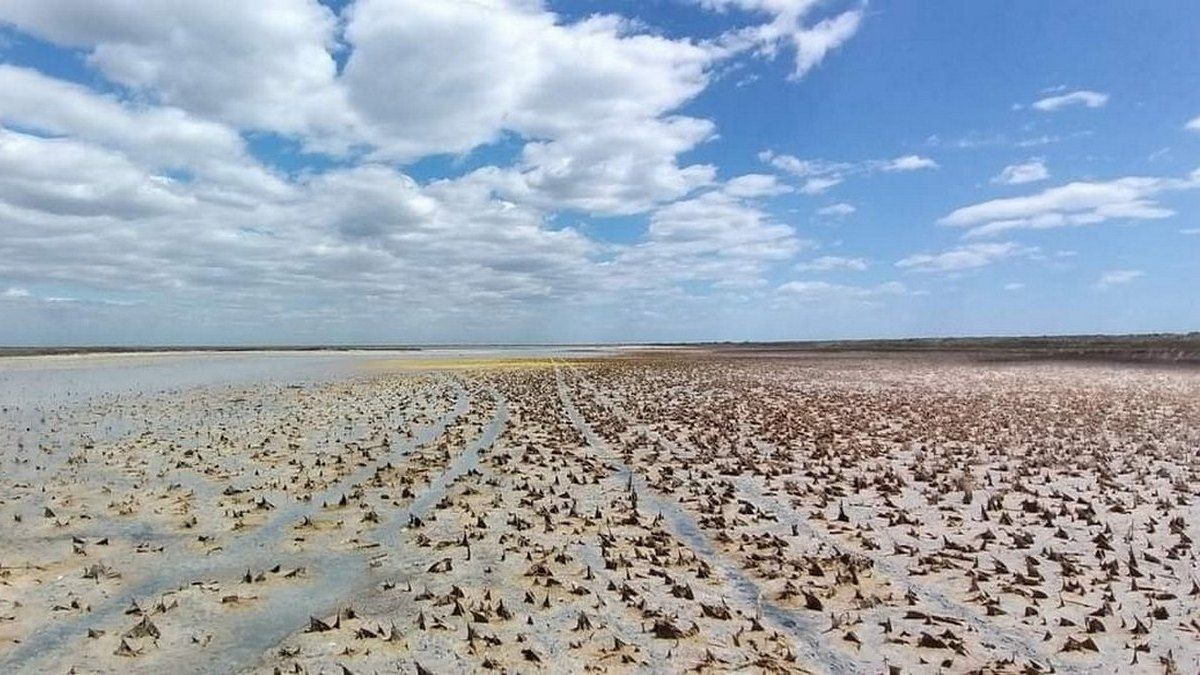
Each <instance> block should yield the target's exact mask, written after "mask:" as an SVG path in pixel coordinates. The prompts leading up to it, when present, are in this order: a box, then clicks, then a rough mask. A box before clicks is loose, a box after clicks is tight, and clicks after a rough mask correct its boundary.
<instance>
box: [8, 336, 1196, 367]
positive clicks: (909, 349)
mask: <svg viewBox="0 0 1200 675" xmlns="http://www.w3.org/2000/svg"><path fill="white" fill-rule="evenodd" d="M539 347H562V348H578V349H587V348H610V349H612V348H622V347H624V348H647V349H664V348H666V349H681V350H695V349H700V350H710V351H713V352H717V353H721V354H725V355H745V356H753V355H763V356H765V355H771V354H776V355H781V354H784V353H812V354H822V353H824V354H839V353H842V354H844V353H852V352H858V353H870V352H874V353H910V354H930V355H933V354H939V353H944V354H961V355H964V356H965V355H971V356H975V357H984V358H996V359H1019V360H1027V359H1039V358H1041V359H1092V360H1096V359H1098V360H1115V361H1133V362H1158V363H1200V332H1192V333H1151V334H1133V335H1039V336H1003V337H1001V336H979V337H920V338H894V339H891V338H889V339H869V338H868V339H850V340H796V341H763V342H748V341H747V342H674V343H666V342H659V343H607V344H605V343H588V344H532V343H530V344H444V345H438V344H428V345H265V344H264V345H170V346H166V345H128V346H111V345H110V346H89V345H75V346H58V347H37V346H8V347H0V357H6V356H73V355H91V354H114V355H117V354H159V353H163V354H170V353H186V352H201V353H204V352H211V353H222V352H227V353H252V352H296V353H306V352H309V353H338V352H363V351H367V352H420V351H429V350H441V349H522V348H539Z"/></svg>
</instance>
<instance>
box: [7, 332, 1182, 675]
mask: <svg viewBox="0 0 1200 675" xmlns="http://www.w3.org/2000/svg"><path fill="white" fill-rule="evenodd" d="M240 358H241V359H243V360H241V361H233V362H230V361H222V360H221V357H219V356H214V355H202V356H195V355H193V356H186V357H184V356H174V357H157V360H156V359H151V361H154V363H155V364H156V365H154V366H153V367H159V366H161V365H162V364H163V363H170V364H174V365H169V366H167V367H166V368H165V370H163V371H162V372H159V373H158V374H157V375H156V376H155V377H154V378H150V380H147V379H146V377H144V375H145V372H147V371H145V370H144V369H145V368H147V367H150V366H147V365H146V359H145V358H144V357H133V356H124V357H105V358H104V359H95V360H89V359H87V358H83V359H75V360H73V361H68V362H65V363H68V365H63V363H64V361H63V360H62V359H61V358H57V357H44V358H40V359H26V360H15V359H14V360H11V362H10V363H3V364H0V394H2V395H3V398H2V401H3V403H4V407H3V411H2V413H0V420H2V422H3V425H2V426H0V484H2V485H3V490H2V492H0V519H2V521H3V523H4V528H3V529H2V530H0V667H2V668H3V670H4V672H71V671H74V672H242V671H247V672H265V673H269V672H309V673H320V672H325V673H345V672H352V673H372V672H417V673H425V672H428V673H444V672H478V671H485V670H488V671H496V672H551V673H562V672H603V671H618V672H683V671H692V670H695V671H699V672H718V671H740V672H817V673H909V672H912V673H921V672H953V673H958V672H964V673H965V672H986V673H991V672H1000V673H1042V672H1087V673H1112V672H1149V673H1164V672H1177V673H1195V672H1200V564H1198V563H1197V560H1196V553H1195V544H1194V543H1193V542H1194V540H1195V539H1196V538H1197V537H1198V536H1200V506H1198V503H1200V502H1198V495H1197V490H1198V489H1200V458H1198V455H1200V450H1198V448H1200V371H1197V370H1195V369H1190V368H1149V367H1134V366H1128V365H1103V364H1085V365H1081V364H1060V363H1051V362H1039V363H1005V364H1000V363H987V362H982V361H972V360H969V359H962V358H954V359H951V358H942V357H939V356H938V355H924V356H904V357H897V356H880V355H869V354H868V355H854V356H844V355H839V356H830V357H817V356H812V355H803V354H784V355H782V356H781V355H779V354H775V355H772V356H770V357H756V356H746V355H729V354H722V353H721V352H719V351H717V352H708V351H702V350H675V351H653V352H650V351H647V352H629V351H612V352H610V353H606V354H604V355H603V356H602V357H598V358H586V359H583V358H573V357H572V355H571V354H569V353H566V352H553V351H549V350H547V351H544V352H540V353H530V354H522V355H521V356H520V357H515V356H512V355H507V356H506V355H499V356H498V355H496V354H487V355H481V354H462V353H455V354H453V355H451V356H448V357H444V358H430V357H428V356H421V357H419V356H414V355H403V354H402V355H398V356H395V357H394V358H388V359H384V360H381V359H380V358H379V356H377V355H372V356H364V355H357V356H354V357H350V356H346V357H337V358H330V357H324V356H322V357H318V356H299V357H288V358H291V359H293V361H288V362H286V363H284V362H280V361H277V362H273V365H272V366H271V367H270V368H262V367H258V366H256V365H253V364H256V363H258V362H257V361H254V359H260V360H261V359H264V358H267V357H266V356H257V357H255V356H250V357H245V356H243V357H240ZM164 359H165V361H164ZM172 359H174V360H172ZM97 364H103V366H102V367H101V366H97ZM281 364H282V365H281ZM252 366H253V367H252ZM39 368H40V369H43V370H44V371H45V372H43V371H39V370H38V369H39ZM172 368H175V370H171V369H172ZM139 369H142V370H139ZM222 369H224V370H222ZM249 370H253V371H254V375H253V376H248V377H225V376H224V375H221V376H217V375H214V374H213V373H224V372H226V371H228V372H229V373H233V372H239V371H240V372H243V373H245V372H247V371H249ZM198 371H200V372H204V373H206V375H205V376H203V377H200V376H197V372H198ZM63 372H67V373H68V374H69V375H70V376H69V377H65V376H63ZM156 372H157V371H156ZM39 373H41V374H40V375H39ZM139 373H140V374H141V375H139ZM135 376H136V377H135ZM138 377H141V378H142V379H141V380H138ZM56 378H57V379H56ZM89 378H91V379H89ZM34 380H38V381H41V382H42V383H43V384H44V385H45V386H43V387H42V389H41V390H36V389H37V388H36V387H33V388H31V387H30V386H29V385H30V382H32V381H34ZM93 380H95V381H93ZM99 380H104V382H99ZM131 380H133V381H138V382H141V384H140V385H139V384H136V383H135V385H132V386H117V385H113V384H112V382H126V381H131ZM98 382H99V383H98ZM147 382H149V383H147ZM47 383H48V384H47ZM56 383H57V384H56ZM56 387H57V388H56ZM68 390H69V391H68Z"/></svg>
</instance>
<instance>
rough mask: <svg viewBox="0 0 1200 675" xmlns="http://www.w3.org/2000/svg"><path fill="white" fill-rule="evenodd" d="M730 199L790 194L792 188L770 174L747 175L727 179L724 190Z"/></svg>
mask: <svg viewBox="0 0 1200 675" xmlns="http://www.w3.org/2000/svg"><path fill="white" fill-rule="evenodd" d="M722 189H723V190H724V191H725V193H726V194H728V195H730V196H732V197H750V198H753V197H769V196H772V195H781V194H785V193H787V192H791V190H792V188H790V187H788V186H787V185H784V184H782V183H780V182H779V178H778V177H776V176H774V175H772V174H764V173H748V174H745V175H742V176H737V177H736V178H731V179H729V180H728V181H727V182H726V183H725V186H724V188H722Z"/></svg>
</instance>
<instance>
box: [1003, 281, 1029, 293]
mask: <svg viewBox="0 0 1200 675" xmlns="http://www.w3.org/2000/svg"><path fill="white" fill-rule="evenodd" d="M1023 288H1025V284H1023V283H1021V282H1019V281H1012V282H1009V283H1007V284H1004V290H1006V291H1019V290H1021V289H1023Z"/></svg>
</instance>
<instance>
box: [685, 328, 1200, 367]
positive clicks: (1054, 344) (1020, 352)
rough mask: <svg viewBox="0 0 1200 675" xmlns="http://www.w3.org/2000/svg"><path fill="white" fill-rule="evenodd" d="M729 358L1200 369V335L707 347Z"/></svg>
mask: <svg viewBox="0 0 1200 675" xmlns="http://www.w3.org/2000/svg"><path fill="white" fill-rule="evenodd" d="M706 346H708V347H711V348H714V349H716V350H717V351H720V352H725V353H739V352H740V353H758V354H766V353H771V352H811V353H822V352H824V353H847V352H894V353H928V354H939V353H941V354H961V355H966V356H973V357H977V358H987V359H999V360H1004V359H1014V360H1028V359H1087V360H1104V361H1134V362H1157V363H1200V332H1192V333H1154V334H1143V335H1044V336H1022V337H955V338H904V339H894V340H873V339H868V340H814V341H795V342H758V343H752V342H740V343H735V342H723V343H710V344H708V345H706Z"/></svg>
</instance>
